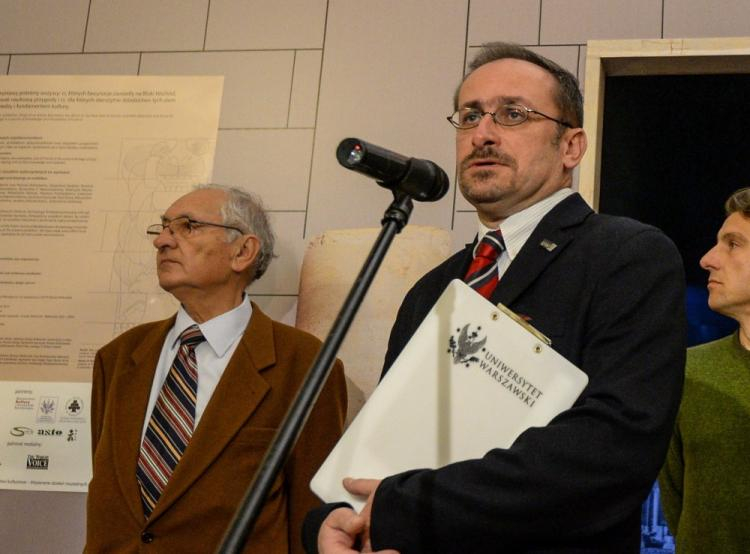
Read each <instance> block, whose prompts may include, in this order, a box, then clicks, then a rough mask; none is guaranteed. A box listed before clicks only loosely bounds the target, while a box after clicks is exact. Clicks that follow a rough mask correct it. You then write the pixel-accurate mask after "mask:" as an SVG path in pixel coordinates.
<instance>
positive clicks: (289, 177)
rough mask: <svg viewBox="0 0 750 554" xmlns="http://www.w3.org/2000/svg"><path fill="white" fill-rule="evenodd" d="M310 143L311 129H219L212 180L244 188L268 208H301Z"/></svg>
mask: <svg viewBox="0 0 750 554" xmlns="http://www.w3.org/2000/svg"><path fill="white" fill-rule="evenodd" d="M312 145H313V131H312V129H271V130H266V129H263V130H249V131H246V130H221V131H219V139H218V144H217V145H216V159H215V161H214V173H213V175H214V177H213V180H214V181H215V182H217V183H222V184H225V185H235V186H241V187H244V188H247V189H248V190H250V191H252V192H254V193H256V194H258V195H259V196H260V197H261V198H262V199H263V203H264V204H265V206H266V208H267V209H269V210H297V211H303V212H304V211H305V209H306V207H307V183H308V180H309V178H310V159H311V156H312ZM300 236H301V235H300Z"/></svg>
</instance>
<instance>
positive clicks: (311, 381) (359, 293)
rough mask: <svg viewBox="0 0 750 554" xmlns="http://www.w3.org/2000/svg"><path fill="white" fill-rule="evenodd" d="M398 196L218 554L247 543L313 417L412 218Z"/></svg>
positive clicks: (409, 208) (406, 203)
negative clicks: (364, 305) (369, 295)
mask: <svg viewBox="0 0 750 554" xmlns="http://www.w3.org/2000/svg"><path fill="white" fill-rule="evenodd" d="M394 197H395V198H394V200H393V202H392V203H391V205H390V206H389V207H388V209H387V210H386V212H385V214H384V215H383V219H382V221H381V223H382V224H383V228H382V230H381V231H380V234H379V235H378V238H377V239H376V241H375V244H374V245H373V247H372V249H371V250H370V254H369V255H368V257H367V260H365V263H364V264H363V266H362V269H361V270H360V272H359V275H358V276H357V278H356V279H355V281H354V284H353V285H352V288H351V290H350V291H349V295H348V296H347V297H346V300H345V301H344V305H343V306H342V307H341V310H340V311H339V314H338V316H337V317H336V320H335V321H334V323H333V326H332V327H331V330H330V332H329V333H328V337H326V340H325V341H324V342H323V345H322V346H321V348H320V352H318V355H317V357H316V358H315V361H314V362H313V364H312V366H311V367H310V369H309V370H308V372H307V376H306V377H305V380H304V382H303V383H302V385H301V387H300V389H299V392H298V393H297V396H296V397H295V399H294V401H293V402H292V404H291V406H290V408H289V410H288V411H287V413H286V416H284V420H283V421H282V423H281V425H280V427H279V430H278V431H277V432H276V436H274V438H273V441H272V442H271V445H270V446H269V447H268V451H267V452H266V455H265V457H264V458H263V461H262V462H261V465H260V468H259V469H258V471H257V472H256V474H255V477H254V478H253V481H252V483H251V484H250V487H249V488H248V489H247V492H246V493H245V497H244V498H243V500H242V502H241V504H240V506H239V508H238V509H237V511H236V512H235V514H234V518H233V519H232V522H231V523H230V524H229V527H228V528H227V531H226V533H225V535H224V539H223V541H222V544H221V546H220V547H219V549H218V550H217V551H216V552H217V553H218V554H230V553H232V554H234V553H238V552H240V551H241V550H242V548H243V546H244V545H245V541H246V540H247V537H248V535H249V534H250V532H251V531H252V529H253V526H254V525H255V520H256V519H257V518H258V515H260V512H261V509H262V507H263V504H264V502H265V499H266V496H267V495H268V492H269V490H270V489H271V485H272V484H273V481H274V478H275V477H276V474H277V473H278V472H279V470H280V469H281V467H282V466H283V465H284V462H285V461H286V458H287V456H288V455H289V453H290V452H291V450H292V448H293V447H294V444H295V443H296V442H297V437H298V436H299V433H300V431H301V430H302V427H303V426H304V424H305V421H307V417H308V416H309V415H310V411H311V410H312V408H313V406H314V404H315V400H316V399H317V398H318V394H319V393H320V389H321V388H323V384H324V383H325V382H326V379H327V378H328V374H329V373H330V371H331V367H332V366H333V362H334V360H335V359H336V353H337V352H338V351H339V348H340V347H341V343H342V342H343V340H344V337H345V336H346V333H347V331H348V330H349V327H350V326H351V324H352V321H353V320H354V316H355V315H356V313H357V310H358V309H359V306H360V304H362V300H363V299H364V297H365V294H366V293H367V291H368V289H369V288H370V285H371V284H372V280H373V279H374V278H375V274H376V273H377V271H378V268H379V267H380V264H381V262H382V261H383V258H385V255H386V253H387V252H388V248H389V247H390V245H391V242H393V238H394V237H395V236H396V234H398V233H399V232H401V229H403V228H404V226H405V225H406V224H407V223H408V221H409V216H410V215H411V211H412V207H413V206H412V199H411V197H410V196H409V195H407V194H404V193H401V192H394Z"/></svg>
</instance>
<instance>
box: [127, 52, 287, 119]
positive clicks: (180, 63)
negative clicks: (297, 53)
mask: <svg viewBox="0 0 750 554" xmlns="http://www.w3.org/2000/svg"><path fill="white" fill-rule="evenodd" d="M293 63H294V52H293V51H291V50H288V51H270V52H197V53H174V54H143V59H142V61H141V74H142V75H224V96H223V99H222V102H221V121H220V123H219V125H220V127H232V128H284V127H286V123H287V117H288V113H289V95H290V93H291V87H292V66H293Z"/></svg>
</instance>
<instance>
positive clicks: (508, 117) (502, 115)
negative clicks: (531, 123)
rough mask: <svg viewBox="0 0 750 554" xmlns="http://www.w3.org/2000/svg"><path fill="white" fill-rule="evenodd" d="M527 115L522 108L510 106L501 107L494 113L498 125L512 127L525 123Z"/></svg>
mask: <svg viewBox="0 0 750 554" xmlns="http://www.w3.org/2000/svg"><path fill="white" fill-rule="evenodd" d="M527 117H528V113H527V112H526V110H525V109H523V107H522V106H516V105H514V104H510V105H508V106H501V107H500V108H498V110H497V111H496V112H495V121H497V122H498V123H499V124H500V125H506V126H513V125H518V124H519V123H523V122H524V121H526V118H527Z"/></svg>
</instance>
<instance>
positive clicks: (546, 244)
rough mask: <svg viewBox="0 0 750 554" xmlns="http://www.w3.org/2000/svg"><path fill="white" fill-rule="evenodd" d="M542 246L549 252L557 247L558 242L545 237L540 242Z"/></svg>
mask: <svg viewBox="0 0 750 554" xmlns="http://www.w3.org/2000/svg"><path fill="white" fill-rule="evenodd" d="M539 244H540V245H541V247H542V248H544V249H545V250H546V251H547V252H552V251H553V250H554V249H555V248H557V244H556V243H554V242H552V241H551V240H549V239H544V240H543V241H542V242H540V243H539Z"/></svg>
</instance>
